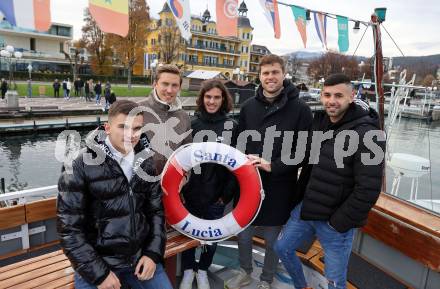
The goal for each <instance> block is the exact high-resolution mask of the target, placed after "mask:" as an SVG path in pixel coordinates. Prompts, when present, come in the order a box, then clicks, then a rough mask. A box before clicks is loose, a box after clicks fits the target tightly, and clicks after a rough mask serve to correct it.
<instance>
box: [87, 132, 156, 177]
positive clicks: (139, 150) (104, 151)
mask: <svg viewBox="0 0 440 289" xmlns="http://www.w3.org/2000/svg"><path fill="white" fill-rule="evenodd" d="M106 138H107V134H106V133H105V130H104V126H100V127H98V128H97V129H95V130H94V131H92V132H91V133H90V134H89V135H88V136H87V138H86V146H87V147H88V148H89V149H91V150H92V151H93V152H95V153H96V154H100V155H101V156H106V157H108V158H111V159H113V160H115V161H116V162H118V163H119V158H118V157H117V156H115V154H114V153H113V152H112V150H111V149H110V147H109V146H108V145H107V144H106V142H105V139H106ZM133 152H134V154H135V156H134V162H133V164H134V168H133V169H134V171H136V170H137V169H138V168H139V167H140V165H141V164H142V163H143V162H144V161H145V160H146V159H147V158H149V157H150V156H151V155H152V150H151V147H150V142H149V140H148V138H147V135H146V134H145V133H143V134H142V135H141V137H140V139H139V142H138V143H137V144H136V146H135V147H134V148H133Z"/></svg>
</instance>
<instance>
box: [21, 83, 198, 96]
mask: <svg viewBox="0 0 440 289" xmlns="http://www.w3.org/2000/svg"><path fill="white" fill-rule="evenodd" d="M40 88H41V89H42V90H44V93H43V94H44V95H42V96H40V93H39V89H40ZM103 90H104V87H103ZM112 90H113V91H114V92H115V94H116V97H123V96H147V95H149V94H150V92H151V88H150V87H137V86H136V87H132V88H131V90H128V88H127V86H126V85H117V86H116V85H115V86H113V87H112ZM17 92H18V95H19V96H23V97H24V96H26V95H27V84H25V83H18V84H17ZM70 95H71V96H72V95H74V90H73V89H72V90H71V92H70ZM180 95H181V96H197V92H194V91H187V90H182V92H181V93H180ZM32 97H53V88H52V85H49V84H41V85H40V84H33V85H32ZM60 97H63V90H62V89H60Z"/></svg>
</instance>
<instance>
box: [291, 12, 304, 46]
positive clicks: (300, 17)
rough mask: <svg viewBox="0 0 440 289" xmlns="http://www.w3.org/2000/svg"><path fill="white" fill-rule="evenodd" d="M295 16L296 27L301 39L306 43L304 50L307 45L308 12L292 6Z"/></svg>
mask: <svg viewBox="0 0 440 289" xmlns="http://www.w3.org/2000/svg"><path fill="white" fill-rule="evenodd" d="M291 8H292V12H293V16H294V17H295V23H296V27H297V28H298V32H299V34H300V35H301V39H302V41H303V43H304V48H306V44H307V29H306V10H305V9H304V8H301V7H298V6H292V7H291Z"/></svg>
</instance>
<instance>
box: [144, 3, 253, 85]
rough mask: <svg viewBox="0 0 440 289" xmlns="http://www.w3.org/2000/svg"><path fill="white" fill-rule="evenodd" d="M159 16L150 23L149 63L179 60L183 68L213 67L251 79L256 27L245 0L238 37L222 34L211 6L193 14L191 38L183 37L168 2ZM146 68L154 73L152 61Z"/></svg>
mask: <svg viewBox="0 0 440 289" xmlns="http://www.w3.org/2000/svg"><path fill="white" fill-rule="evenodd" d="M159 16H160V18H159V19H152V21H151V23H150V27H149V28H150V29H149V34H148V36H147V41H146V48H145V50H146V54H147V55H148V57H147V60H146V61H147V62H148V63H150V64H151V63H153V62H154V60H155V59H157V63H173V64H176V65H177V66H179V67H180V68H181V69H182V71H194V70H211V71H219V72H221V73H223V74H224V75H225V76H226V77H228V78H230V79H242V80H245V79H249V71H250V60H251V42H252V38H253V36H252V31H253V27H252V26H251V25H250V21H249V18H247V7H246V4H245V3H244V1H243V2H242V3H241V5H240V8H239V17H238V29H237V36H236V37H223V36H219V35H218V34H217V30H216V23H215V22H214V21H212V20H211V15H210V12H209V11H208V10H206V11H205V12H204V13H203V15H202V16H192V17H191V33H192V38H191V39H190V41H189V42H185V41H184V40H183V39H182V38H181V37H180V33H179V29H178V27H177V26H176V22H175V20H174V16H173V14H172V12H171V10H170V8H169V7H168V4H166V3H165V4H164V7H163V9H162V11H161V12H159ZM171 53H172V54H173V55H172V56H171ZM171 58H172V59H171ZM145 69H146V71H145V72H144V73H145V74H150V73H151V65H146V66H145Z"/></svg>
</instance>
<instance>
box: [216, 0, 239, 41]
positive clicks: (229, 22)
mask: <svg viewBox="0 0 440 289" xmlns="http://www.w3.org/2000/svg"><path fill="white" fill-rule="evenodd" d="M216 13H217V14H216V15H217V24H216V25H217V33H218V34H219V35H220V36H237V25H238V0H217V2H216Z"/></svg>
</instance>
